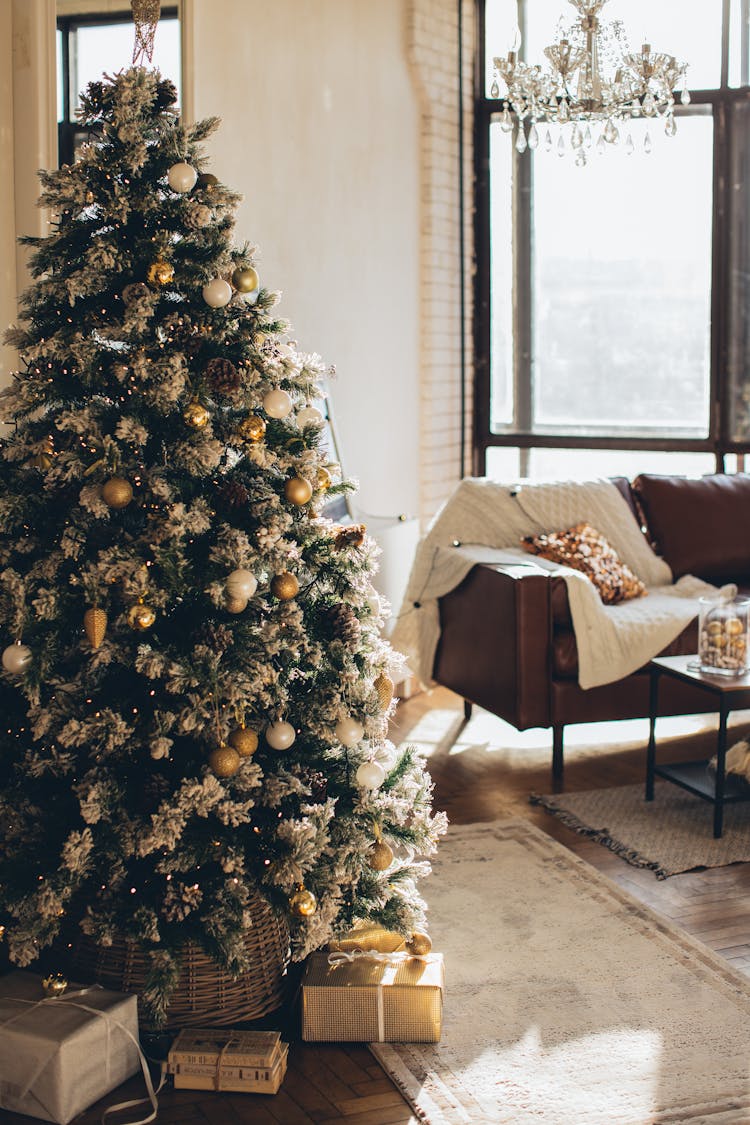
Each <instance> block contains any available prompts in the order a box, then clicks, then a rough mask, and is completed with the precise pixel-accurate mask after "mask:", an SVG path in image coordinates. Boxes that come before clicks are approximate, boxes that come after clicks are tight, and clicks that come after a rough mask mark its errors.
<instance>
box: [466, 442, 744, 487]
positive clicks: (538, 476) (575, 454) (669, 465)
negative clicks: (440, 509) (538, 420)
mask: <svg viewBox="0 0 750 1125" xmlns="http://www.w3.org/2000/svg"><path fill="white" fill-rule="evenodd" d="M519 454H520V450H519V449H517V448H516V447H515V446H492V447H491V448H489V449H488V450H487V476H488V477H490V479H491V480H504V481H515V480H518V479H519V477H520V476H521V472H520V463H521V462H520V456H519ZM528 454H529V469H528V474H527V479H530V480H596V479H597V478H598V477H628V479H630V480H632V479H633V477H637V476H638V474H639V473H675V474H677V475H680V476H702V475H704V474H706V473H714V472H715V471H716V461H715V459H714V455H713V453H660V452H659V451H658V450H650V449H530V450H528ZM725 468H726V470H727V472H736V471H737V469H736V458H734V459H732V458H729V457H728V458H726V465H725Z"/></svg>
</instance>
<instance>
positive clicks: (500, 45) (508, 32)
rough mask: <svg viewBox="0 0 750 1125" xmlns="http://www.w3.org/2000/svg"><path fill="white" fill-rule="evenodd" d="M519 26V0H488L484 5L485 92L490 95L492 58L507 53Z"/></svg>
mask: <svg viewBox="0 0 750 1125" xmlns="http://www.w3.org/2000/svg"><path fill="white" fill-rule="evenodd" d="M517 27H518V0H487V2H486V4H485V6H484V43H485V49H484V63H485V75H484V83H485V93H486V95H487V97H489V96H490V87H491V86H492V79H493V65H492V60H493V58H494V57H495V56H496V55H507V53H508V51H509V50H510V47H511V44H512V43H513V35H514V32H515V30H516V28H517Z"/></svg>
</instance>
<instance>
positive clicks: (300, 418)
mask: <svg viewBox="0 0 750 1125" xmlns="http://www.w3.org/2000/svg"><path fill="white" fill-rule="evenodd" d="M322 421H323V415H322V414H321V412H320V411H319V410H318V408H317V406H303V407H302V409H301V410H298V411H297V425H298V426H301V427H305V426H319V425H320V423H321V422H322Z"/></svg>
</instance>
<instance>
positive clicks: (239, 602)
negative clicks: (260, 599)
mask: <svg viewBox="0 0 750 1125" xmlns="http://www.w3.org/2000/svg"><path fill="white" fill-rule="evenodd" d="M224 605H225V606H226V611H227V613H235V614H237V613H244V612H245V610H246V609H247V598H233V597H231V596H230V597H228V598H227V599H226V601H225V602H224Z"/></svg>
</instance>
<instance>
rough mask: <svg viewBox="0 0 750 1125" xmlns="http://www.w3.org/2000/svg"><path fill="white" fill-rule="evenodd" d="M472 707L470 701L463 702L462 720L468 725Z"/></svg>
mask: <svg viewBox="0 0 750 1125" xmlns="http://www.w3.org/2000/svg"><path fill="white" fill-rule="evenodd" d="M473 707H474V704H473V703H472V702H471V700H470V699H465V700H464V719H465V720H466V722H467V723H468V721H469V719H470V718H471V712H472V709H473Z"/></svg>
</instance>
